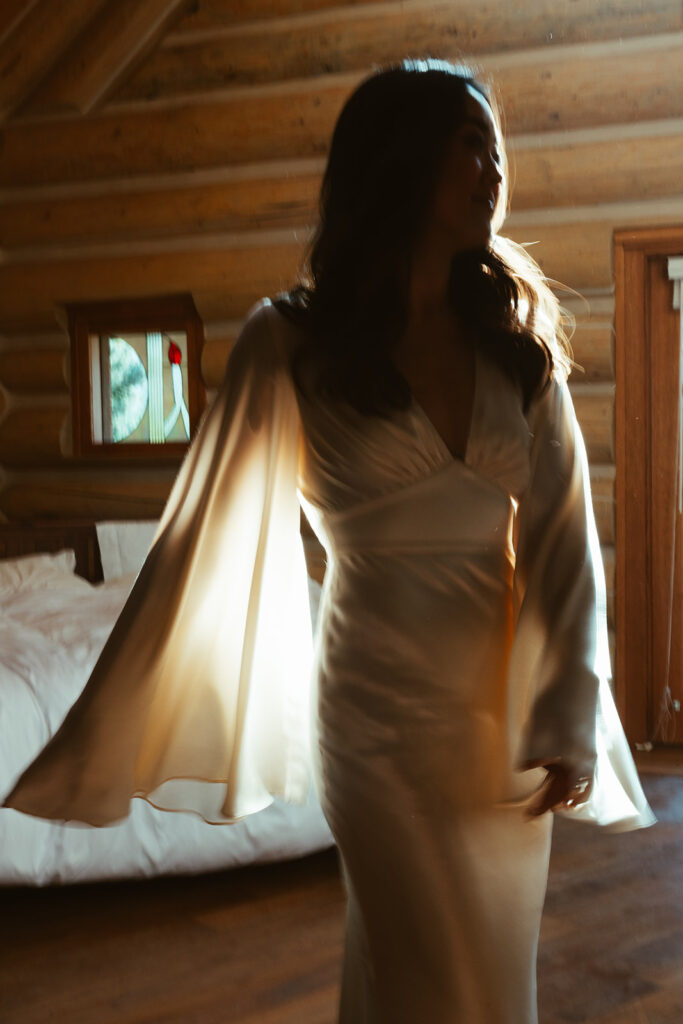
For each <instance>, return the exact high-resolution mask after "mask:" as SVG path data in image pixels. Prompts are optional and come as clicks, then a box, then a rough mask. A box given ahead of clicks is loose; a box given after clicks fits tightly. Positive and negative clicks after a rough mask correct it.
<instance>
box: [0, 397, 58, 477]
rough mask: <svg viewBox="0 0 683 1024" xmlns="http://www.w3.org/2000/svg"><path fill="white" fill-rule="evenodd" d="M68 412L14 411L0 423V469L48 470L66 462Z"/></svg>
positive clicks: (50, 408)
mask: <svg viewBox="0 0 683 1024" xmlns="http://www.w3.org/2000/svg"><path fill="white" fill-rule="evenodd" d="M68 416H69V411H68V409H65V408H64V407H63V406H59V407H35V408H34V407H31V408H17V409H11V410H10V411H9V412H7V413H6V414H5V416H4V417H3V419H2V420H1V421H0V465H4V466H35V465H42V466H48V465H53V464H54V463H58V462H60V461H61V460H62V459H63V451H62V434H63V431H64V429H65V425H66V420H67V418H68Z"/></svg>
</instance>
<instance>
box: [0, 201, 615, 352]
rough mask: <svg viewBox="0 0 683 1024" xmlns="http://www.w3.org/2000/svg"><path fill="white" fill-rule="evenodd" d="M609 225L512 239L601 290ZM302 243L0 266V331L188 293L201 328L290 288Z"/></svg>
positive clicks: (547, 266) (570, 278) (552, 267)
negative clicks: (88, 308) (80, 308)
mask: <svg viewBox="0 0 683 1024" xmlns="http://www.w3.org/2000/svg"><path fill="white" fill-rule="evenodd" d="M613 227H614V225H613V223H612V222H608V221H596V222H592V221H590V222H585V223H581V222H580V221H577V222H573V223H571V224H560V225H540V226H539V225H536V226H534V227H518V228H517V229H516V230H515V231H514V232H510V236H511V237H513V238H515V240H516V241H519V242H526V243H529V242H535V243H538V244H534V245H531V246H530V247H529V251H530V252H531V254H532V256H533V257H534V258H535V259H536V260H537V261H538V262H539V263H540V265H541V267H542V269H543V270H544V272H545V273H546V274H547V275H548V276H549V277H550V278H552V279H554V280H559V281H563V282H564V283H565V284H568V285H570V286H571V287H575V288H578V289H581V288H599V287H609V286H610V285H611V283H612V270H611V239H612V231H613ZM304 236H305V233H304ZM292 237H294V234H293V236H292ZM299 237H300V238H301V233H300V234H299ZM303 241H304V239H303V238H302V240H301V241H299V242H295V241H292V242H291V244H270V245H268V244H266V243H265V242H264V245H263V247H246V248H241V247H240V246H239V245H235V246H234V247H230V248H227V247H226V248H224V249H207V250H201V249H200V250H194V249H189V250H178V251H171V252H158V253H156V252H155V253H150V254H141V255H129V256H111V257H109V256H106V255H101V256H99V257H98V258H94V257H93V256H92V255H89V254H84V255H83V256H79V257H77V258H73V259H62V260H51V261H50V260H48V261H41V262H36V263H33V262H31V263H16V264H13V263H5V264H4V265H3V264H0V292H1V293H2V295H3V299H2V304H1V305H0V331H5V332H7V333H15V332H19V331H28V330H45V329H49V328H50V327H54V324H55V315H56V314H55V307H56V306H58V305H63V304H65V303H70V302H87V301H97V300H100V299H118V298H123V297H131V298H134V297H140V296H145V295H163V294H171V293H173V292H178V291H183V292H187V291H191V292H192V293H193V295H194V298H195V303H196V305H197V308H198V310H199V313H200V316H201V317H202V319H203V320H204V321H205V322H210V321H219V320H233V319H240V318H241V317H242V316H244V314H245V312H246V310H247V309H248V308H249V306H250V305H251V304H252V303H253V302H254V301H256V300H257V299H258V298H259V297H261V296H262V295H272V294H274V293H276V292H278V291H281V290H282V289H283V288H286V287H288V286H289V285H290V284H291V283H292V282H293V280H294V278H295V274H296V270H297V266H298V264H299V260H300V257H301V255H302V252H303Z"/></svg>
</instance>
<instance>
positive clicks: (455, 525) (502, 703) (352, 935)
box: [7, 301, 653, 1024]
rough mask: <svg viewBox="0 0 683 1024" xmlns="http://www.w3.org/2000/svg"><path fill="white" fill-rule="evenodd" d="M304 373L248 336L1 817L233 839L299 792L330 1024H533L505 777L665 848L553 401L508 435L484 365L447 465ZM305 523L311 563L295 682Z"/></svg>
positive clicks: (403, 420) (519, 807)
mask: <svg viewBox="0 0 683 1024" xmlns="http://www.w3.org/2000/svg"><path fill="white" fill-rule="evenodd" d="M296 344H297V332H296V330H295V328H294V327H293V326H292V325H291V324H289V323H288V322H287V321H286V320H285V319H284V318H283V317H282V316H281V315H280V314H279V313H278V312H277V310H276V309H275V308H274V307H273V306H272V305H271V304H270V303H268V302H267V301H265V302H263V303H262V304H260V306H259V307H258V308H257V309H256V310H255V311H254V312H253V313H252V315H251V317H250V318H249V320H248V323H247V326H246V328H245V330H244V332H243V334H242V336H241V337H240V339H239V341H238V342H237V345H236V347H235V350H234V352H233V354H232V356H231V358H230V362H229V366H228V372H227V376H226V382H225V385H224V388H223V390H222V391H221V394H220V396H219V398H218V401H217V402H216V404H215V405H214V407H213V409H212V411H211V413H210V415H209V416H208V417H207V419H206V421H205V423H204V425H203V427H202V429H201V431H200V433H199V435H198V438H197V440H196V441H195V443H194V445H193V447H192V449H191V451H190V453H189V455H188V458H187V459H186V461H185V463H184V465H183V467H182V470H181V473H180V475H179V477H178V480H177V482H176V484H175V487H174V489H173V493H172V495H171V498H170V500H169V504H168V507H167V509H166V511H165V513H164V516H163V519H162V522H161V525H160V528H159V534H158V536H157V539H156V542H155V544H154V546H153V548H152V551H151V553H150V556H149V558H148V560H147V562H146V564H145V566H144V568H143V570H142V572H141V574H140V577H139V579H138V581H137V584H136V586H135V588H134V590H133V592H132V594H131V597H130V599H129V602H128V604H127V605H126V607H125V609H124V611H123V614H122V616H121V618H120V619H119V621H118V623H117V625H116V627H115V630H114V632H113V634H112V637H111V639H110V641H109V643H108V644H107V646H106V647H105V650H104V652H103V654H102V657H101V659H100V661H99V662H98V664H97V666H96V669H95V671H94V673H93V676H92V678H91V681H90V683H89V685H88V686H87V687H86V690H85V692H84V694H83V696H82V697H81V699H80V700H79V701H78V703H77V704H76V705H75V707H74V708H73V710H72V711H71V713H70V714H69V716H68V717H67V719H66V721H65V723H64V725H63V727H62V728H61V730H60V731H59V732H58V733H57V735H56V737H55V738H54V740H53V741H52V742H51V744H50V745H49V746H48V747H47V748H46V750H45V752H44V753H43V754H42V755H41V756H40V757H39V758H38V760H37V761H36V762H34V764H33V765H32V766H31V767H30V768H29V769H28V770H27V772H26V773H25V775H24V776H23V777H22V779H20V781H19V783H18V784H17V786H16V788H15V790H14V791H13V793H12V794H11V795H10V797H9V798H8V801H7V803H8V804H9V805H10V806H12V807H16V808H17V809H20V810H24V811H27V812H28V813H33V814H38V815H42V816H46V817H60V818H77V819H80V820H83V821H89V822H96V823H99V822H105V821H108V820H112V819H113V818H117V817H120V816H122V815H124V814H125V813H126V810H127V807H128V801H129V799H130V797H131V796H133V795H136V796H144V797H146V798H147V799H149V800H152V801H153V802H154V803H156V804H158V805H159V806H162V807H169V808H178V807H183V808H189V809H194V810H197V811H198V812H199V813H201V814H202V815H204V817H207V818H208V819H209V820H215V821H220V820H230V819H232V818H235V817H238V816H240V815H244V814H247V813H250V812H251V811H254V810H257V809H258V808H259V807H262V806H264V805H265V804H266V803H267V802H268V801H269V800H270V799H271V797H272V795H274V794H279V795H283V796H284V797H285V798H286V799H289V800H297V799H302V797H303V796H304V795H305V793H306V790H307V786H308V778H309V771H310V772H311V773H312V775H313V778H314V779H315V783H316V786H317V790H318V795H319V797H320V801H321V804H322V807H323V810H324V812H325V816H326V818H327V820H328V823H329V825H330V827H331V829H332V832H333V834H334V836H335V838H336V840H337V843H338V846H339V849H340V853H341V857H342V863H343V867H344V875H345V880H346V888H347V895H348V910H347V927H346V945H345V958H344V971H343V983H342V999H341V1011H340V1021H341V1022H342V1024H422V1022H423V1021H426V1020H428V1021H430V1022H431V1024H453V1022H455V1021H458V1022H460V1021H462V1022H465V1021H466V1022H467V1024H536V1019H537V1017H536V1005H535V1003H536V1000H535V957H536V946H537V941H538V931H539V925H540V915H541V909H542V905H543V898H544V893H545V884H546V875H547V865H548V854H549V845H550V832H551V822H552V815H550V814H546V815H544V816H542V817H541V818H536V819H533V820H528V818H527V816H526V810H527V807H528V803H529V800H530V799H531V798H532V797H533V794H534V792H535V791H536V789H537V788H538V786H539V785H540V784H541V783H542V780H543V778H544V772H543V770H542V769H536V770H533V771H520V770H519V768H520V765H521V764H523V763H524V762H525V761H526V760H527V759H531V758H541V759H543V760H547V761H553V760H556V759H564V760H566V761H568V762H571V763H572V764H575V765H576V766H577V767H579V768H580V769H581V770H582V771H585V772H586V773H590V772H591V771H592V769H593V767H594V765H595V766H596V776H595V777H596V783H595V787H594V791H593V794H592V796H591V800H590V802H589V803H588V804H587V805H586V806H585V807H584V808H583V809H582V810H580V811H572V812H571V814H572V815H573V816H574V817H576V818H587V819H588V820H591V821H594V822H597V823H599V824H603V825H606V826H609V827H611V828H637V827H641V826H644V825H647V824H650V823H651V822H652V820H653V818H652V815H651V812H650V810H649V808H648V806H647V804H646V802H645V799H644V797H643V793H642V790H641V788H640V784H639V782H638V778H637V774H636V772H635V768H634V766H633V761H632V759H631V755H630V753H629V750H628V745H627V743H626V740H625V738H624V735H623V731H622V729H621V725H620V723H619V720H618V716H617V714H616V711H615V708H614V703H613V701H612V697H611V693H610V689H609V683H608V676H609V657H608V653H607V634H606V618H605V600H604V578H603V570H602V564H601V560H600V551H599V546H598V544H597V535H596V530H595V523H594V519H593V510H592V504H591V499H590V488H589V480H588V472H587V463H586V457H585V450H584V447H583V442H582V439H581V434H580V431H579V428H578V425H577V423H576V419H575V416H574V413H573V409H572V405H571V398H570V396H569V391H568V389H567V386H566V383H565V382H563V381H562V380H559V379H554V380H552V381H551V383H550V385H549V387H548V388H547V390H546V391H545V392H544V394H543V395H541V396H540V397H539V398H538V399H537V400H536V401H535V402H534V403H533V407H532V408H531V409H530V410H529V413H528V415H527V416H525V415H524V413H523V409H522V398H521V393H520V390H519V389H518V388H517V387H516V386H515V385H514V384H513V383H512V382H511V381H510V380H509V378H508V377H507V376H505V375H504V374H503V373H502V371H501V370H500V369H499V368H498V367H497V366H496V365H495V364H494V363H493V362H492V361H491V360H490V359H489V358H488V357H487V356H486V354H485V353H484V352H483V351H481V350H479V349H477V350H476V355H475V371H476V372H475V394H474V402H473V410H472V416H471V423H470V430H469V437H468V441H467V447H466V451H465V454H464V457H463V458H462V459H460V458H455V457H454V456H453V455H452V454H451V453H450V451H449V450H448V448H447V446H446V444H445V442H444V441H443V439H442V438H441V437H440V435H439V434H438V432H437V430H436V429H435V427H434V426H433V424H432V423H431V421H430V419H429V417H428V416H427V414H426V412H425V411H424V410H423V409H422V408H421V407H420V406H419V405H418V404H417V403H416V402H412V403H411V405H410V406H409V407H408V408H406V409H405V410H401V411H397V412H396V413H395V414H394V415H392V416H390V417H368V416H363V415H361V414H360V413H358V412H356V411H355V410H354V409H352V408H351V407H350V406H348V405H346V404H344V403H342V402H335V401H322V400H320V399H319V398H318V397H317V396H315V395H314V394H308V393H306V392H305V391H304V390H303V389H302V388H301V387H299V386H296V385H295V384H294V382H293V379H292V375H291V370H290V365H291V355H292V352H293V350H294V347H295V345H296ZM299 503H300V504H301V506H302V507H303V508H304V510H305V512H306V514H307V516H308V518H309V520H310V522H311V524H312V526H313V528H314V529H315V531H316V533H317V535H318V537H319V538H320V540H321V542H322V543H323V545H324V546H325V549H326V552H327V559H328V564H327V572H326V575H325V583H324V588H323V594H322V599H321V607H320V615H319V620H318V631H317V635H316V638H315V654H314V658H313V666H314V667H313V672H312V673H311V671H310V667H311V630H310V622H309V618H308V614H309V613H308V601H307V594H306V585H305V575H304V571H305V570H304V561H303V554H302V549H301V541H300V538H299V533H298V525H299V520H298V514H299ZM311 680H312V682H313V690H312V693H311V696H310V698H309V682H310V681H311ZM309 699H310V700H311V702H312V707H313V714H312V716H311V726H312V728H311V735H312V737H313V743H312V744H310V746H309V742H308V737H309V724H308V707H309Z"/></svg>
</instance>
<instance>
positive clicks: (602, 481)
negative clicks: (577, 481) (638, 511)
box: [590, 464, 615, 544]
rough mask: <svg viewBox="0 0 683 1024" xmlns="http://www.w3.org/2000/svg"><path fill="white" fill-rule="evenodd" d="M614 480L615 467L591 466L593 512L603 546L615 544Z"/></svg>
mask: <svg viewBox="0 0 683 1024" xmlns="http://www.w3.org/2000/svg"><path fill="white" fill-rule="evenodd" d="M614 478H615V471H614V467H613V466H601V465H596V464H594V465H592V466H590V480H591V492H592V496H593V511H594V512H595V522H596V525H597V528H598V537H599V538H600V543H601V544H614Z"/></svg>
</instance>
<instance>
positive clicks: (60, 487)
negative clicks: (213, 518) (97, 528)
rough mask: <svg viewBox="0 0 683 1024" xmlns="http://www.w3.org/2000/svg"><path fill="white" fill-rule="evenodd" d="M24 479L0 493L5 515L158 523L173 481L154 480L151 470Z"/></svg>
mask: <svg viewBox="0 0 683 1024" xmlns="http://www.w3.org/2000/svg"><path fill="white" fill-rule="evenodd" d="M21 476H22V475H21V474H17V475H16V476H15V477H14V479H13V480H12V482H11V483H10V484H9V485H8V486H6V487H5V488H4V489H2V490H0V512H2V513H4V514H5V515H6V516H7V518H8V519H10V520H29V519H43V518H49V519H53V518H55V519H70V518H77V519H156V518H158V517H159V516H160V515H161V512H162V511H163V508H164V505H165V504H166V499H167V498H168V494H169V492H170V490H171V486H172V483H173V475H172V474H169V475H167V476H166V477H165V478H154V479H150V477H149V473H148V472H146V473H140V474H138V475H137V476H136V477H132V478H131V477H130V476H129V477H126V478H123V479H121V478H118V477H117V478H115V479H112V474H111V473H109V474H107V476H106V477H103V476H102V475H101V474H99V475H97V474H92V475H91V476H86V475H84V474H73V473H72V472H70V471H68V470H67V471H65V472H64V473H58V474H52V475H51V476H50V477H49V478H46V479H45V480H44V481H41V480H40V478H35V476H34V477H32V478H31V479H29V480H22V479H21Z"/></svg>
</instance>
